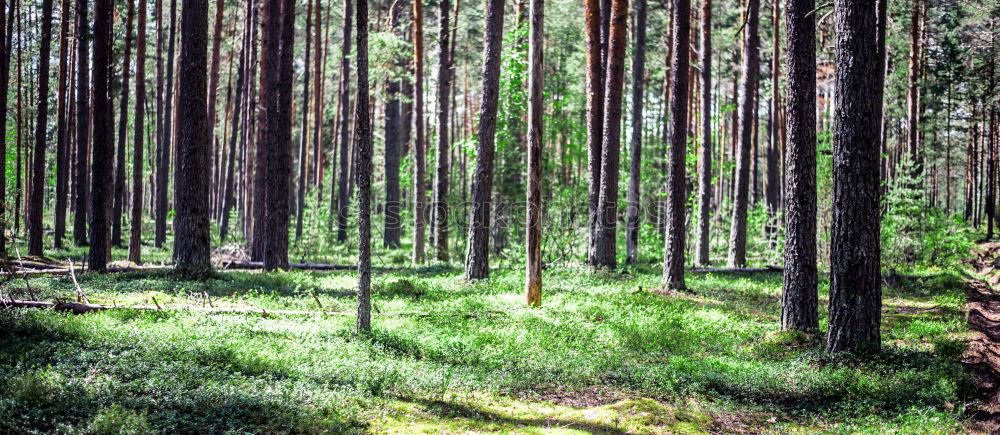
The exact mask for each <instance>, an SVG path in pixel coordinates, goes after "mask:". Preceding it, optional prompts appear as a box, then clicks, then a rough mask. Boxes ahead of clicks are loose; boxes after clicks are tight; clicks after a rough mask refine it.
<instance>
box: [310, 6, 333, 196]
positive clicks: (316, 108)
mask: <svg viewBox="0 0 1000 435" xmlns="http://www.w3.org/2000/svg"><path fill="white" fill-rule="evenodd" d="M313 10H314V16H313V17H314V18H313V19H314V25H315V26H316V30H314V31H313V38H314V40H313V50H314V52H313V76H315V77H316V85H315V86H313V104H312V110H313V131H312V136H313V138H312V141H313V161H312V163H313V166H312V174H313V178H312V183H313V185H314V186H315V187H316V188H317V192H318V194H317V198H322V197H323V146H322V145H321V143H322V142H321V140H322V134H323V102H324V98H323V96H324V94H323V91H324V88H325V87H326V86H325V80H324V78H325V77H326V52H327V50H326V47H327V46H328V45H327V44H323V41H322V39H323V38H322V36H323V21H322V19H321V18H322V17H321V15H322V11H323V2H322V1H320V0H316V4H315V5H314V6H313ZM326 20H327V22H326V35H327V37H326V38H327V39H329V34H330V30H329V29H330V11H329V9H328V10H327V13H326Z"/></svg>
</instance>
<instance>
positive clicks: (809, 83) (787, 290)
mask: <svg viewBox="0 0 1000 435" xmlns="http://www.w3.org/2000/svg"><path fill="white" fill-rule="evenodd" d="M785 4H786V6H785V7H786V11H785V15H786V19H787V25H786V26H787V31H788V66H787V69H788V108H787V110H788V118H787V121H788V130H787V132H788V142H787V149H786V153H785V170H786V172H785V187H786V188H787V189H788V190H787V192H786V196H785V272H784V285H783V287H782V292H781V329H785V330H800V331H810V332H815V331H816V330H818V329H819V314H818V311H817V310H818V302H817V299H818V295H817V273H816V17H815V14H809V12H810V11H812V10H813V9H814V8H815V4H816V2H815V0H786V3H785Z"/></svg>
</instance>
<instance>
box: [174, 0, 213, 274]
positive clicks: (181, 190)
mask: <svg viewBox="0 0 1000 435" xmlns="http://www.w3.org/2000/svg"><path fill="white" fill-rule="evenodd" d="M181 35H182V38H181V52H180V56H179V61H180V68H179V70H178V71H179V74H178V77H177V81H178V83H179V85H180V86H179V87H178V90H177V92H178V95H177V97H178V103H179V105H178V107H177V119H178V122H179V125H178V127H179V128H178V129H177V157H176V159H177V167H176V169H175V171H176V173H175V174H174V175H175V177H174V202H175V204H174V208H175V209H176V213H177V214H176V216H175V217H174V262H175V269H176V270H177V271H178V272H180V273H181V274H183V275H187V276H205V275H207V274H208V273H210V272H211V270H212V263H211V248H212V247H211V242H212V239H211V236H210V235H209V216H210V211H209V204H208V203H209V199H208V196H209V183H210V181H211V172H210V171H211V168H210V167H209V159H211V157H210V155H211V153H212V146H211V143H210V139H209V119H208V108H207V104H208V103H207V99H208V96H207V95H206V94H207V93H208V92H209V89H208V86H207V83H205V81H206V80H207V79H208V71H207V70H208V0H184V3H183V5H182V7H181Z"/></svg>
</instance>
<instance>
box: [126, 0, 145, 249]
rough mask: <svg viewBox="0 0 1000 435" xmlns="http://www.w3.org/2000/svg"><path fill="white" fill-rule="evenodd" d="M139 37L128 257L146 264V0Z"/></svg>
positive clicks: (142, 7)
mask: <svg viewBox="0 0 1000 435" xmlns="http://www.w3.org/2000/svg"><path fill="white" fill-rule="evenodd" d="M138 29H139V31H138V39H137V40H136V47H135V76H136V81H135V139H133V141H132V142H133V143H132V222H131V224H132V226H131V227H130V230H131V233H130V234H129V240H128V260H129V261H130V262H132V263H135V264H141V263H142V196H143V180H142V168H143V152H144V151H145V133H146V1H140V2H139V21H138Z"/></svg>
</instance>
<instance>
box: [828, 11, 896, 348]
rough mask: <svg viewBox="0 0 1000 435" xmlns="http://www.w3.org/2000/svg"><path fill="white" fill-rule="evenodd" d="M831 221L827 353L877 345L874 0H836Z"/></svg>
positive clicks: (877, 86)
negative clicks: (872, 0)
mask: <svg viewBox="0 0 1000 435" xmlns="http://www.w3.org/2000/svg"><path fill="white" fill-rule="evenodd" d="M834 7H835V10H836V11H837V12H836V18H835V23H836V29H837V35H838V36H837V40H836V44H835V46H836V65H837V69H836V73H835V77H836V95H835V98H836V100H835V104H836V112H835V120H834V136H833V140H834V141H833V174H834V175H833V180H834V186H833V226H832V230H831V233H830V243H831V252H830V327H829V333H828V335H827V346H826V349H827V351H829V352H843V351H858V350H878V349H879V347H880V342H879V325H880V317H881V306H882V289H881V271H880V254H881V248H880V246H879V213H880V208H879V197H880V196H881V195H880V189H879V178H878V177H879V134H878V132H879V127H880V114H881V103H880V100H881V96H882V94H881V90H880V88H881V86H882V83H880V82H879V80H872V77H876V78H877V77H879V70H881V69H882V65H881V64H880V63H879V59H878V50H877V49H876V45H875V44H871V43H870V41H873V40H876V38H877V33H878V30H877V29H878V27H879V25H885V23H884V21H883V22H882V23H879V22H878V21H877V19H876V17H877V14H876V6H875V4H874V3H873V2H867V1H863V0H836V1H835V4H834Z"/></svg>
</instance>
